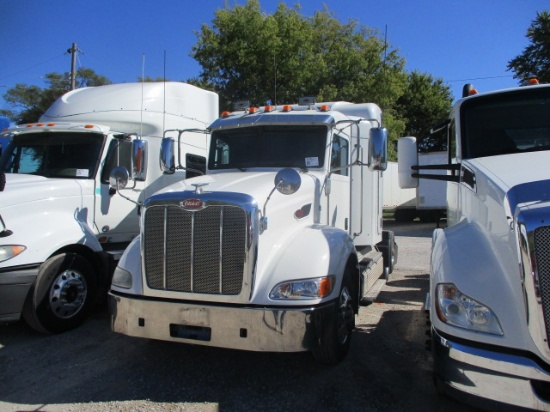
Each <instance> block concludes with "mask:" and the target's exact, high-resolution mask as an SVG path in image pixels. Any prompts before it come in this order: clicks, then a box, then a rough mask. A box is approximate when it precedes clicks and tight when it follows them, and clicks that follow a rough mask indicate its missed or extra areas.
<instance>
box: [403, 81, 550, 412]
mask: <svg viewBox="0 0 550 412" xmlns="http://www.w3.org/2000/svg"><path fill="white" fill-rule="evenodd" d="M533 83H534V84H533V85H530V86H526V87H518V88H512V89H507V90H501V91H495V92H489V93H482V94H480V93H476V91H475V89H473V88H472V87H471V85H466V86H465V88H464V96H463V98H462V99H460V100H458V101H457V102H456V103H455V104H454V106H453V109H452V112H451V116H450V118H449V120H448V121H446V122H444V123H442V124H440V125H438V127H434V132H436V131H437V130H443V131H444V132H445V133H447V137H448V143H449V144H448V145H447V147H449V148H452V150H451V151H449V155H448V159H447V162H444V163H443V164H440V165H433V166H429V167H428V166H424V167H423V166H419V165H418V164H417V161H416V142H415V139H414V138H411V137H406V138H402V139H400V140H399V143H398V161H399V173H400V184H401V186H402V187H413V186H414V185H416V184H417V182H418V179H427V178H434V177H433V176H432V177H430V175H428V174H426V173H425V171H426V170H430V171H431V172H434V171H438V172H439V174H440V175H441V176H439V177H437V179H441V180H443V181H446V182H447V208H448V209H447V228H445V229H436V230H435V231H434V233H433V242H432V250H431V273H430V286H429V292H428V296H427V300H426V307H427V310H428V312H429V319H430V323H429V324H430V334H431V350H432V353H433V361H434V364H433V365H434V378H435V382H436V384H437V388H438V389H440V390H442V391H444V392H445V393H449V394H451V395H455V396H458V397H460V399H462V400H466V401H470V402H472V403H475V404H476V405H480V406H483V407H488V408H493V407H495V408H496V407H501V406H502V405H507V406H510V405H512V406H514V407H521V408H527V409H534V410H550V391H549V389H550V346H549V345H550V265H549V263H550V168H549V165H550V86H549V85H537V84H536V82H533Z"/></svg>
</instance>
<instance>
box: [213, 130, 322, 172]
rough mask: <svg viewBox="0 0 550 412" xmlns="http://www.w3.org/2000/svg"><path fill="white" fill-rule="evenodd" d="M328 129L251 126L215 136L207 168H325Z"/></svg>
mask: <svg viewBox="0 0 550 412" xmlns="http://www.w3.org/2000/svg"><path fill="white" fill-rule="evenodd" d="M327 135H328V129H327V128H326V127H325V126H252V127H243V128H236V129H228V130H217V131H214V132H213V133H212V139H211V143H210V155H209V159H208V168H209V169H210V170H219V169H241V170H245V169H248V168H252V167H268V168H269V167H298V168H301V169H307V168H312V167H323V165H324V159H325V150H326V147H327V144H328V143H327Z"/></svg>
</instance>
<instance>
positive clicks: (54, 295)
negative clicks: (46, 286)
mask: <svg viewBox="0 0 550 412" xmlns="http://www.w3.org/2000/svg"><path fill="white" fill-rule="evenodd" d="M87 294H88V287H87V284H86V279H85V278H84V276H82V274H80V273H79V272H76V271H74V270H66V271H64V272H61V273H60V274H59V275H57V278H55V280H54V282H53V283H52V287H51V288H50V307H51V310H52V312H53V313H54V314H55V315H56V316H57V317H59V318H62V319H68V318H71V317H73V316H74V315H76V314H77V313H78V312H80V310H81V309H82V307H83V306H84V303H85V302H86V295H87Z"/></svg>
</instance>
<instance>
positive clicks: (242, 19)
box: [191, 0, 407, 147]
mask: <svg viewBox="0 0 550 412" xmlns="http://www.w3.org/2000/svg"><path fill="white" fill-rule="evenodd" d="M197 37H198V41H197V43H196V44H195V45H194V46H193V48H192V52H191V56H192V57H193V58H194V59H195V60H197V62H198V63H199V64H200V65H201V67H202V72H201V73H200V75H199V78H195V79H192V80H191V82H192V83H194V84H202V85H208V86H209V87H208V88H209V89H213V90H214V91H216V92H217V93H218V94H219V95H220V106H221V107H222V108H223V109H231V107H232V104H233V103H234V102H236V101H240V100H249V101H250V102H251V104H253V105H262V104H266V103H267V102H271V103H273V104H282V103H294V102H296V101H298V99H299V98H300V97H303V96H314V97H316V98H317V100H318V101H334V100H345V101H351V102H366V101H372V102H376V103H378V104H379V105H380V106H381V107H382V109H383V110H384V120H385V122H386V125H387V126H388V129H389V130H390V139H391V140H395V139H397V137H398V136H400V135H401V133H402V132H403V131H404V123H403V122H402V121H400V116H399V113H397V112H395V110H394V106H395V103H396V101H397V98H398V97H399V96H400V95H401V94H402V93H403V91H404V89H405V85H406V81H407V79H406V77H407V76H406V73H405V71H404V64H405V62H404V59H403V58H401V57H400V56H399V55H398V54H397V51H395V50H392V49H391V48H389V47H387V45H386V44H385V42H384V41H383V40H382V39H380V38H379V37H378V33H377V32H376V31H375V30H373V29H370V28H368V27H362V26H359V24H358V22H357V21H355V20H351V21H349V22H348V23H346V24H342V23H340V22H339V21H338V20H337V19H336V18H335V17H334V16H333V15H332V14H331V13H329V12H328V10H327V9H326V8H325V9H324V10H323V11H319V12H316V13H315V14H314V15H313V16H312V17H310V18H306V17H304V16H303V15H301V14H300V12H299V7H298V6H296V7H294V8H288V7H287V6H286V5H285V3H280V4H279V5H278V7H277V10H276V11H275V13H273V14H270V15H267V14H264V13H262V12H261V11H260V4H259V1H258V0H248V1H247V2H246V5H244V6H238V5H237V6H235V7H233V8H229V7H226V8H225V9H220V10H218V11H217V12H216V13H215V17H214V19H213V21H212V26H209V25H207V24H204V25H203V26H202V27H201V30H200V32H199V33H197ZM388 122H389V123H388ZM390 125H391V128H390ZM390 147H391V145H390Z"/></svg>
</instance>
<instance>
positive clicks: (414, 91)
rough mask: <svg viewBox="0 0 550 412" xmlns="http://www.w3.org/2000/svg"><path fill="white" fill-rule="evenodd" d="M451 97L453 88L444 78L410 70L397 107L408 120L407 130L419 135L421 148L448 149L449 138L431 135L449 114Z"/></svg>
mask: <svg viewBox="0 0 550 412" xmlns="http://www.w3.org/2000/svg"><path fill="white" fill-rule="evenodd" d="M452 100H453V98H452V93H451V90H450V88H449V87H448V86H445V85H444V84H443V80H442V79H434V78H433V76H431V75H429V74H427V73H419V72H418V71H413V72H412V73H410V74H409V76H408V79H407V88H406V89H405V92H404V93H403V95H401V96H400V97H399V99H398V100H397V107H398V109H399V110H398V111H399V113H400V114H401V116H402V118H403V120H404V121H405V123H406V127H405V134H406V135H408V136H415V137H417V139H418V140H419V145H418V146H419V150H420V151H438V150H446V147H447V141H446V139H444V140H441V139H440V138H437V137H436V136H433V135H430V129H431V128H432V127H433V126H435V125H436V124H435V123H437V122H439V121H442V120H444V119H445V118H447V117H448V115H449V111H450V110H451V105H452Z"/></svg>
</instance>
